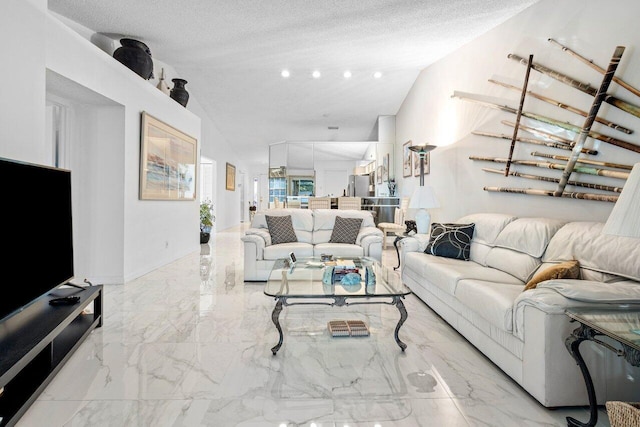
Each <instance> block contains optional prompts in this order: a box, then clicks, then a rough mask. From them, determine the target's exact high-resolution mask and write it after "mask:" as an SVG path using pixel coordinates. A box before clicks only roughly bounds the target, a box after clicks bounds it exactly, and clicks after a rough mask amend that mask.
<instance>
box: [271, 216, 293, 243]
mask: <svg viewBox="0 0 640 427" xmlns="http://www.w3.org/2000/svg"><path fill="white" fill-rule="evenodd" d="M265 216H266V218H267V227H268V228H269V234H270V235H271V244H272V245H277V244H279V243H290V242H297V241H298V237H297V236H296V232H295V231H294V230H293V223H292V222H291V215H286V216H269V215H265Z"/></svg>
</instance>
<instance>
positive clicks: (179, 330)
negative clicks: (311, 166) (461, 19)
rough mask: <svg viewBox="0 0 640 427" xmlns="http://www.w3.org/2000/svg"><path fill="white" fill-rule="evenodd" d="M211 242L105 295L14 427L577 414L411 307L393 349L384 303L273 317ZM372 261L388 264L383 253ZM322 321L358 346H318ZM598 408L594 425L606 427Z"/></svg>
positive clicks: (231, 248) (343, 342)
mask: <svg viewBox="0 0 640 427" xmlns="http://www.w3.org/2000/svg"><path fill="white" fill-rule="evenodd" d="M245 228H246V225H242V226H239V227H237V228H234V229H231V230H225V231H222V232H218V233H217V234H215V235H214V236H213V237H212V241H211V242H210V244H209V245H203V246H202V250H201V253H194V254H192V255H189V256H187V257H185V258H183V259H180V260H178V261H176V262H174V263H172V264H170V265H167V266H164V267H162V268H160V269H158V270H156V271H153V272H151V273H149V274H147V275H145V276H143V277H140V278H138V279H136V280H133V281H131V282H129V283H126V284H125V285H118V286H116V285H111V286H106V287H105V301H104V313H105V318H104V326H103V327H102V328H100V329H98V330H96V331H95V332H93V333H92V335H91V336H90V337H89V339H88V340H87V341H86V342H84V343H83V344H82V345H81V346H80V348H79V350H78V351H77V352H76V353H75V354H74V355H73V356H72V358H71V359H70V360H69V362H68V363H67V364H66V365H65V366H64V367H63V369H62V370H61V371H60V373H59V374H58V375H57V376H56V377H55V378H54V380H53V382H52V383H51V384H50V385H49V386H48V387H47V388H46V389H45V390H44V392H43V393H42V394H41V395H40V397H39V398H38V400H37V401H36V402H35V403H34V404H33V405H32V406H31V408H30V409H29V410H28V411H27V413H26V414H25V415H24V416H23V417H22V419H21V420H20V421H19V423H18V426H19V427H27V426H28V427H32V426H37V427H40V426H43V427H45V426H46V427H52V426H53V427H55V426H87V427H89V426H91V427H99V426H127V427H129V426H140V427H146V426H154V427H160V426H187V427H196V426H216V427H217V426H222V427H226V426H251V427H254V426H255V427H257V426H270V427H280V426H316V427H327V426H332V427H347V426H348V427H356V426H363V427H364V426H367V427H376V426H379V427H387V426H403V427H413V426H562V425H566V421H565V417H566V416H567V415H570V416H573V417H576V418H578V419H579V420H583V421H585V420H587V419H588V411H587V410H586V409H585V408H571V409H555V410H549V409H546V408H544V407H543V406H541V405H540V404H539V403H538V402H537V401H536V400H534V399H533V398H531V397H530V396H529V395H528V394H527V393H526V392H524V391H523V390H522V389H521V388H520V387H519V386H518V385H517V384H515V383H514V382H513V381H511V380H510V379H509V378H508V377H507V376H506V375H504V374H503V373H502V372H501V371H500V370H499V369H498V368H497V367H495V366H494V365H493V364H492V363H491V362H489V361H488V360H487V359H486V358H485V357H484V356H483V355H482V354H481V353H479V352H478V351H476V350H475V349H474V347H472V346H471V345H470V344H468V343H467V342H466V341H465V340H464V338H462V337H461V336H460V335H458V333H457V332H455V331H454V330H453V329H451V328H450V327H449V326H448V325H447V324H446V323H445V322H444V321H443V320H441V319H440V318H439V317H438V316H437V315H436V314H434V313H433V312H432V311H431V310H430V309H429V308H428V307H427V306H426V305H425V304H423V303H422V302H421V301H420V300H418V299H417V298H416V297H415V296H413V295H409V296H408V297H407V298H406V300H405V305H406V307H407V310H408V312H409V318H408V319H407V321H406V323H405V324H404V326H403V327H402V329H401V331H400V338H401V339H402V340H403V341H404V342H405V343H407V344H408V348H407V350H406V352H404V353H403V352H402V351H400V349H399V347H398V346H397V345H396V343H395V341H394V339H393V331H394V328H395V326H396V323H397V320H398V316H399V314H398V311H397V309H396V308H395V307H393V306H386V305H370V306H355V307H335V308H331V307H321V306H311V307H300V306H294V307H287V308H285V309H284V311H283V313H282V315H281V323H282V325H283V328H284V331H285V339H284V345H283V347H282V348H281V349H280V351H279V352H278V354H277V355H276V356H272V354H271V351H270V348H271V347H272V346H273V345H275V344H276V342H277V340H278V334H277V331H276V329H275V327H274V325H273V323H272V322H271V311H272V310H273V306H274V301H273V300H272V299H270V298H268V297H266V296H265V295H264V294H263V292H262V288H263V285H262V284H260V283H244V282H243V275H242V256H243V251H242V245H241V241H240V236H241V233H242V232H243V230H244V229H245ZM383 262H384V263H385V264H387V265H395V263H396V255H395V251H394V250H393V248H390V249H386V250H385V251H384V255H383ZM333 319H360V320H364V321H365V322H367V324H368V325H369V327H370V330H371V335H370V336H369V337H354V338H332V337H331V336H330V335H329V333H328V331H327V328H326V325H327V321H329V320H333ZM608 425H609V424H608V421H607V416H606V413H605V412H604V410H600V414H599V423H598V426H608Z"/></svg>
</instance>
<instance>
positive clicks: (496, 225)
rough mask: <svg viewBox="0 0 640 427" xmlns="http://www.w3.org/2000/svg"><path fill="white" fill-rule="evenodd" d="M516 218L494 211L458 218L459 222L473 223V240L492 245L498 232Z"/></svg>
mask: <svg viewBox="0 0 640 427" xmlns="http://www.w3.org/2000/svg"><path fill="white" fill-rule="evenodd" d="M515 219H516V217H515V216H512V215H504V214H496V213H477V214H472V215H467V216H463V217H462V218H460V219H458V221H456V222H458V223H461V224H471V223H473V224H475V227H474V230H473V240H474V241H476V242H480V243H486V244H489V245H493V243H494V242H495V240H496V237H498V234H500V232H501V231H502V230H503V229H504V228H505V227H506V226H507V224H509V223H510V222H512V221H514V220H515Z"/></svg>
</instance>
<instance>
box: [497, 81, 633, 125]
mask: <svg viewBox="0 0 640 427" xmlns="http://www.w3.org/2000/svg"><path fill="white" fill-rule="evenodd" d="M489 82H490V83H495V84H497V85H500V86H502V87H506V88H507V89H513V90H520V89H518V88H517V87H516V86H513V85H510V84H508V83H504V82H501V81H498V80H494V79H489ZM527 95H531V96H532V97H534V98H536V99H539V100H540V101H544V102H546V103H547V104H551V105H555V106H556V107H558V108H562V109H563V110H567V111H571V112H572V113H576V114H578V115H580V116H582V117H587V115H588V113H587V112H586V111H583V110H580V109H578V108H575V107H572V106H570V105H567V104H563V103H562V102H559V101H556V100H555V99H552V98H549V97H546V96H543V95H540V94H538V93H536V92H532V91H530V90H528V91H527ZM596 122H598V123H602V124H603V125H605V126H608V127H610V128H611V129H615V130H618V131H620V132H624V133H626V134H632V133H633V131H632V130H631V129H627V128H626V127H624V126H620V125H618V124H615V123H613V122H610V121H609V120H605V119H603V118H601V117H596Z"/></svg>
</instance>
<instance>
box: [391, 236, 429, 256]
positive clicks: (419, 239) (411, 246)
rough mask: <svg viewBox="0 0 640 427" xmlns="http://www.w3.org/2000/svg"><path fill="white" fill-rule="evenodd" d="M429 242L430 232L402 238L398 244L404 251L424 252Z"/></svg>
mask: <svg viewBox="0 0 640 427" xmlns="http://www.w3.org/2000/svg"><path fill="white" fill-rule="evenodd" d="M428 244H429V235H428V234H414V235H413V236H410V237H405V238H404V239H402V240H400V242H399V243H398V246H399V247H400V250H401V251H404V252H424V250H425V249H426V248H427V245H428Z"/></svg>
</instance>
